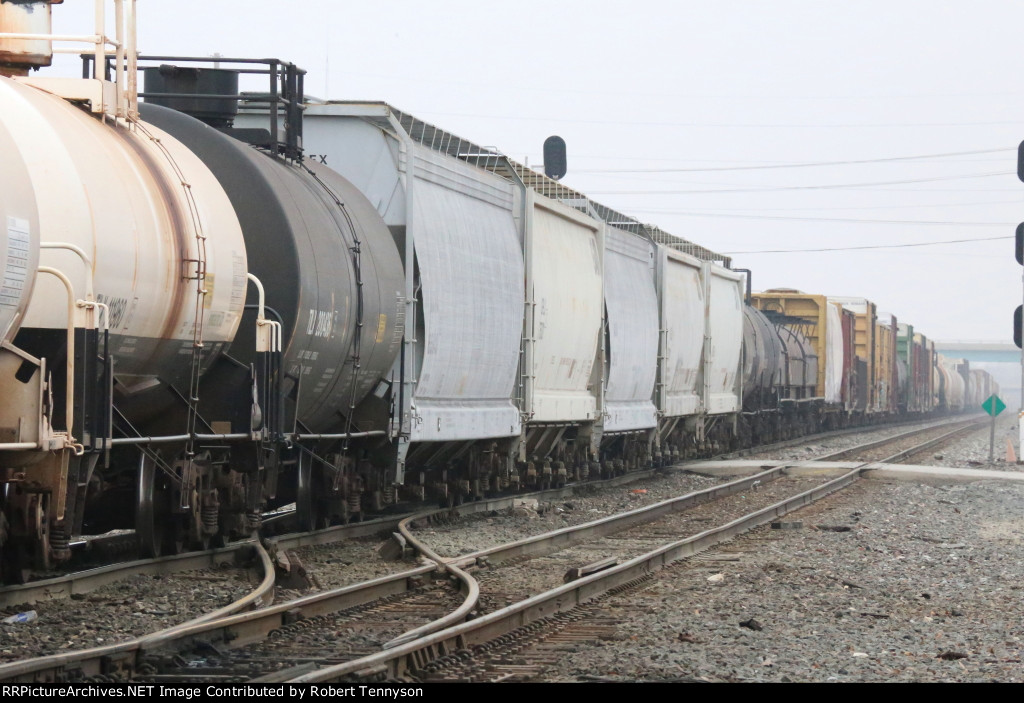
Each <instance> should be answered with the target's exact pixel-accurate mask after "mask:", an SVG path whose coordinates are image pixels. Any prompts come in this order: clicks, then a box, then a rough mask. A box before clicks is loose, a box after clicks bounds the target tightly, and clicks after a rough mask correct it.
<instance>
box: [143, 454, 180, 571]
mask: <svg viewBox="0 0 1024 703" xmlns="http://www.w3.org/2000/svg"><path fill="white" fill-rule="evenodd" d="M163 484H164V481H163V476H162V475H161V473H160V471H159V469H158V468H157V465H156V461H155V460H154V459H153V458H152V457H150V456H149V455H147V454H141V455H140V457H139V478H138V486H137V488H136V500H135V541H136V544H137V545H138V548H139V555H140V556H141V557H143V558H146V559H152V558H155V557H159V556H162V555H164V554H178V553H179V552H181V551H182V549H183V547H184V535H183V530H182V527H181V524H180V520H179V519H178V518H177V517H176V516H175V515H172V514H171V511H170V503H169V500H170V498H169V494H168V491H167V488H166V486H165V485H163Z"/></svg>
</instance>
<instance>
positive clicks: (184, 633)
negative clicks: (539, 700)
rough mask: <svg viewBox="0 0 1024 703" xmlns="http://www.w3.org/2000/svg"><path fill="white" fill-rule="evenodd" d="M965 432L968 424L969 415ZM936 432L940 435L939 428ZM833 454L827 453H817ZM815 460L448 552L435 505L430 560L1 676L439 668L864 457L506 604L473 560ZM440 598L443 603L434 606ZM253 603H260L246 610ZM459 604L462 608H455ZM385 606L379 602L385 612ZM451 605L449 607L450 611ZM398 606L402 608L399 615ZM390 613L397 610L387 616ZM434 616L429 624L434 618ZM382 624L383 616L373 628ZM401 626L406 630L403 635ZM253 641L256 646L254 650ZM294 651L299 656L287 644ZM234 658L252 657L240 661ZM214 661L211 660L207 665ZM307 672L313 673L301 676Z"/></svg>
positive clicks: (731, 530) (705, 543) (679, 505)
mask: <svg viewBox="0 0 1024 703" xmlns="http://www.w3.org/2000/svg"><path fill="white" fill-rule="evenodd" d="M955 431H957V432H959V431H964V427H963V423H961V426H960V427H958V429H957V430H955ZM922 432H934V428H931V427H929V428H926V429H924V430H922V429H918V430H915V431H913V432H910V433H904V435H900V436H898V437H895V438H893V437H890V438H886V439H885V440H882V441H881V442H873V443H869V445H864V446H863V447H862V448H863V449H866V448H867V447H874V446H876V445H880V444H882V443H893V442H894V441H899V440H901V439H903V438H906V437H909V436H917V435H920V434H921V433H922ZM929 441H935V440H934V438H933V439H932V440H929ZM854 451H856V450H855V449H851V450H843V452H839V453H834V454H832V455H829V457H827V458H836V455H837V454H850V453H851V452H854ZM824 458H826V457H818V458H817V459H824ZM805 463H807V462H797V463H794V462H790V463H788V464H782V465H780V466H776V467H773V468H771V469H769V470H768V471H765V472H761V473H760V474H757V475H756V476H752V477H746V478H743V479H739V480H737V481H732V482H730V483H727V484H723V485H720V486H715V487H712V488H710V489H706V490H704V491H698V492H696V493H692V494H689V495H687V496H683V497H680V498H676V499H673V500H669V501H662V502H661V503H657V504H655V505H652V506H647V507H646V508H640V509H637V510H634V511H629V512H627V513H622V514H619V515H616V516H612V517H609V518H603V519H601V520H596V521H593V522H591V523H587V524H585V525H577V526H575V527H570V528H563V529H562V530H556V531H554V532H552V533H548V534H545V535H538V536H535V537H530V538H527V539H525V540H520V541H518V542H514V543H510V544H506V545H501V546H499V547H494V548H490V549H486V550H481V551H479V552H475V553H472V554H469V555H465V556H462V557H458V558H454V559H445V558H442V557H440V556H438V555H436V554H434V553H433V551H432V550H431V549H430V547H429V546H428V545H426V544H424V543H423V542H422V541H421V540H419V539H418V538H417V537H416V536H415V535H414V534H413V532H412V530H411V529H410V525H411V524H412V523H415V522H417V521H423V520H425V519H426V518H427V517H428V515H427V514H421V515H417V516H413V517H410V518H405V519H404V520H402V521H401V522H400V524H399V525H398V529H399V533H400V534H401V535H402V539H403V540H404V542H405V546H406V548H408V549H410V550H412V551H415V552H417V553H419V554H420V555H421V558H424V559H425V560H426V561H427V562H428V563H426V564H425V565H423V566H420V567H418V568H415V569H410V570H407V571H403V572H401V573H398V574H394V575H392V576H388V577H384V578H380V579H375V580H373V581H369V582H365V583H361V584H355V585H351V586H346V587H344V588H340V589H333V590H331V591H326V592H324V593H319V594H315V595H312V596H306V597H304V598H300V599H297V600H294V601H289V602H286V603H282V604H278V605H274V606H270V607H265V608H262V609H260V610H258V611H255V612H242V613H238V610H239V609H238V608H237V607H236V608H235V612H236V613H238V614H235V615H230V616H226V615H225V614H223V613H221V614H219V615H213V614H211V615H209V616H206V617H205V618H204V620H205V621H204V622H197V621H193V622H190V623H185V624H183V625H179V626H176V627H174V628H169V629H167V630H164V631H161V632H159V633H154V634H153V635H149V636H147V637H144V638H139V639H138V640H133V641H131V642H127V643H122V644H121V645H115V646H113V647H108V648H100V649H97V650H89V651H88V652H69V653H65V654H61V655H56V656H54V657H42V658H38V659H34V660H28V661H23V662H17V663H15V664H9V665H5V666H0V680H2V681H63V680H83V679H93V680H96V679H98V678H105V679H109V680H128V679H136V680H141V679H145V680H183V679H187V678H189V677H194V676H196V675H197V674H198V673H199V672H197V671H196V670H195V669H196V666H195V665H194V664H193V666H191V667H188V670H187V671H181V670H178V671H176V670H174V666H173V664H174V662H175V661H177V662H178V663H180V662H183V661H185V662H188V661H192V662H197V661H199V659H202V662H200V664H201V665H202V666H205V667H206V668H205V669H204V672H203V673H204V676H207V677H211V678H209V679H208V680H217V681H222V680H227V679H230V680H235V681H239V680H242V681H244V680H251V679H253V678H261V677H262V680H280V679H281V678H287V677H289V676H292V677H295V680H304V681H338V680H344V679H346V678H350V677H353V676H355V677H357V678H381V677H384V678H390V677H400V676H405V675H408V674H417V673H429V671H428V667H429V666H432V665H430V662H433V661H442V662H444V661H450V658H451V657H450V655H452V653H453V652H455V651H459V652H461V654H460V657H464V656H465V653H466V652H467V651H470V648H472V647H475V646H478V645H479V646H483V645H485V644H486V643H487V642H488V641H490V640H493V639H494V638H496V637H501V636H504V635H506V634H507V633H508V632H511V631H512V630H514V629H515V628H516V627H519V626H522V625H524V624H526V623H531V622H535V621H538V620H541V619H543V618H547V617H549V616H553V615H555V614H556V613H559V612H563V611H567V610H571V609H572V608H575V607H576V606H578V605H582V604H585V603H587V602H589V601H591V600H593V599H594V598H597V597H600V596H601V594H603V593H606V592H609V591H610V590H612V589H615V588H620V587H625V586H626V585H628V584H632V583H634V582H636V583H640V581H636V580H637V579H641V580H642V579H647V578H649V576H650V574H651V573H652V572H653V571H654V570H656V569H658V568H660V567H661V566H663V565H664V564H667V563H671V562H673V561H676V560H678V559H680V558H684V557H687V556H690V555H692V554H695V553H697V552H699V551H702V550H704V549H707V548H708V547H710V546H713V545H714V544H718V543H720V542H722V541H726V540H729V539H732V538H733V537H735V536H736V535H738V534H741V533H742V532H744V531H746V530H749V529H751V528H752V527H754V526H756V525H758V524H763V523H764V522H767V521H770V520H772V519H774V518H776V517H778V516H780V515H784V514H785V513H787V512H790V511H792V510H795V509H797V508H799V507H802V506H803V505H806V504H808V503H810V502H813V501H814V500H818V499H820V497H823V496H824V495H828V494H829V493H831V492H833V491H835V490H839V489H840V488H841V487H843V486H845V485H848V483H850V482H852V481H854V480H856V478H857V476H859V474H860V471H861V469H862V468H863V467H859V468H857V469H854V470H851V471H849V472H847V473H845V474H844V475H843V476H841V477H839V478H838V479H834V480H831V481H828V482H827V483H822V484H820V485H817V486H815V487H814V488H812V489H810V490H807V491H803V492H801V493H800V494H799V495H796V496H791V497H789V498H787V499H785V500H783V501H779V502H776V503H774V504H772V505H769V506H766V507H763V508H761V509H760V510H757V511H754V512H753V513H750V514H748V515H745V516H744V517H742V518H739V519H736V520H732V521H731V522H729V523H728V524H726V525H724V526H723V527H721V528H716V529H714V530H705V531H703V532H700V533H699V534H697V535H694V536H692V537H689V538H686V539H684V540H676V541H674V542H671V543H669V544H664V545H661V546H660V547H658V548H657V549H655V550H649V551H646V552H644V553H642V554H640V555H638V556H632V557H629V558H627V557H626V556H623V557H620V558H619V559H620V560H621V559H626V560H625V561H624V562H621V563H618V564H615V565H612V566H611V567H609V568H604V569H603V570H601V571H598V572H596V573H590V574H587V573H586V567H588V566H593V565H592V564H581V565H580V566H581V567H583V568H582V572H583V577H582V578H580V579H578V580H575V581H573V582H571V583H569V584H564V585H560V586H558V587H556V588H551V589H549V590H547V591H545V592H543V593H540V594H538V595H534V596H532V597H530V598H526V599H523V600H518V601H517V602H515V603H512V604H510V605H507V606H503V604H502V603H500V602H498V601H497V600H493V602H492V603H491V604H490V606H489V607H488V603H487V602H486V601H485V602H484V604H483V606H481V604H480V588H479V584H478V582H477V580H476V579H475V578H474V577H473V576H472V575H470V573H468V572H469V570H479V569H481V568H485V567H490V566H494V565H499V564H501V563H507V562H511V561H514V560H516V559H524V558H529V557H536V556H537V555H544V554H549V553H553V552H556V551H558V550H561V549H564V548H566V547H567V546H572V545H573V544H579V543H582V542H586V541H588V540H593V539H596V538H600V537H603V536H605V535H608V534H612V533H620V532H622V531H623V530H625V529H627V528H629V527H631V526H634V525H639V524H641V523H645V522H650V521H651V520H654V519H656V518H658V517H661V516H664V515H669V514H671V513H675V512H677V511H679V510H684V509H688V508H692V507H694V506H696V505H699V504H701V503H705V502H707V501H710V500H713V499H715V498H718V497H720V496H723V495H729V494H736V493H740V492H742V491H749V490H751V488H752V487H753V486H755V485H757V484H759V483H760V484H764V483H766V482H768V481H771V480H773V479H775V478H778V477H780V476H782V475H783V473H784V471H785V470H786V469H787V468H790V469H791V468H793V467H794V466H796V465H800V464H805ZM865 466H866V465H865ZM624 478H625V477H624ZM509 500H511V499H509ZM464 508H466V509H469V510H473V509H474V508H477V509H493V508H480V507H479V506H478V504H471V505H468V506H464ZM268 559H269V557H268ZM456 584H457V588H456ZM439 589H440V591H439ZM435 591H438V592H436V593H435ZM425 592H429V593H431V595H430V596H426V597H427V598H428V602H429V603H430V607H429V608H426V609H425V608H421V607H418V606H416V605H415V604H421V603H422V602H423V601H421V600H420V599H421V598H422V597H424V595H425ZM442 593H443V595H442ZM456 593H457V595H456ZM518 595H519V594H516V596H518ZM460 600H461V603H459V601H460ZM407 604H413V607H406V605H407ZM437 604H441V605H440V606H439V607H435V606H436V605H437ZM233 605H234V604H233ZM251 605H252V604H251V603H250V604H249V605H248V606H243V608H244V607H251ZM456 605H457V607H454V606H456ZM378 608H380V610H377V609H378ZM442 610H444V611H446V614H445V615H444V616H443V617H441V611H442ZM424 611H425V612H424ZM481 611H487V612H484V613H483V614H482V616H481V617H478V618H476V619H474V620H471V621H469V622H464V621H465V619H466V617H467V616H468V615H469V614H470V613H473V612H477V614H479V613H480V612H481ZM360 613H371V614H374V616H375V617H376V615H377V614H380V615H381V617H382V618H383V619H384V620H388V621H389V622H388V625H387V626H381V627H378V628H377V629H376V630H375V631H374V635H373V637H369V636H366V637H363V638H362V640H360V641H357V642H352V643H342V645H341V646H340V647H339V648H338V649H337V650H336V651H333V652H324V651H323V649H324V648H323V647H320V648H319V655H316V656H314V654H313V653H311V649H310V645H309V643H308V642H303V641H302V638H301V634H302V633H303V632H304V631H307V630H308V631H309V632H311V633H312V632H314V631H317V632H327V631H331V632H333V633H334V634H333V636H335V637H336V636H337V634H338V633H339V632H341V631H343V630H345V629H346V625H345V623H351V622H354V621H355V620H353V618H355V619H356V620H358V619H360V618H359V617H358V616H359V614H360ZM388 614H392V615H394V614H397V615H395V617H391V615H388ZM384 615H388V617H386V618H385V617H384ZM434 616H438V617H434ZM361 619H362V622H364V623H365V622H368V620H367V619H366V618H365V617H363V618H361ZM425 619H426V620H429V622H425ZM300 623H301V624H300ZM373 627H375V626H369V628H373ZM332 628H333V629H332ZM355 629H357V630H359V629H361V630H362V631H364V633H365V631H367V629H368V627H367V626H363V625H361V626H359V627H357V628H355ZM274 632H277V633H278V634H277V635H276V636H275V638H277V639H280V637H281V635H282V634H288V633H291V632H294V633H298V634H299V635H300V637H299V641H297V642H296V643H295V644H288V645H278V647H279V649H281V648H283V650H284V651H285V653H284V654H282V655H280V656H269V655H268V654H267V653H266V652H267V650H266V649H264V648H265V647H266V646H267V645H266V644H265V643H266V642H267V641H268V638H269V637H270V635H271V633H274ZM399 632H401V634H398V636H395V634H396V633H399ZM323 637H324V635H314V636H313V639H312V641H314V642H319V641H322V640H323ZM318 638H319V639H318ZM357 639H358V638H357ZM243 647H248V648H250V649H249V650H248V651H249V653H248V654H242V655H241V656H240V657H236V656H234V654H233V650H241V649H242V648H243ZM252 647H255V649H251V648H252ZM360 647H361V648H360ZM367 647H372V648H376V647H383V648H384V649H383V651H382V652H376V653H373V654H366V648H367ZM293 650H294V652H295V653H294V654H293V655H288V654H287V652H288V651H293ZM183 652H184V653H185V655H184V656H182V653H183ZM254 652H255V653H254ZM260 652H262V654H260ZM361 655H362V656H361ZM189 657H194V658H193V659H190V658H189ZM232 662H242V664H241V665H238V666H236V664H234V663H232ZM207 664H209V666H206V665H207ZM256 664H259V665H260V666H256ZM202 666H201V667H200V668H202ZM261 667H262V668H261ZM305 671H308V673H305V674H303V672H305ZM158 677H168V678H163V679H161V678H158ZM190 680H191V679H190Z"/></svg>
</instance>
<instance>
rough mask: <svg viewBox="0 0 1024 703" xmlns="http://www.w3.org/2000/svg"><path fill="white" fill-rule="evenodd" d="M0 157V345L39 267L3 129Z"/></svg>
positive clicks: (31, 218)
mask: <svg viewBox="0 0 1024 703" xmlns="http://www.w3.org/2000/svg"><path fill="white" fill-rule="evenodd" d="M0 125H2V123H0ZM0 154H3V155H4V157H3V168H0V342H9V341H10V340H12V339H13V338H14V335H15V333H16V332H17V331H18V328H19V326H20V324H21V321H22V319H23V318H24V316H25V309H26V308H27V307H28V301H29V298H30V296H31V295H32V284H33V282H34V281H35V276H36V266H38V265H39V214H38V211H37V209H36V199H35V195H34V194H33V192H32V183H31V181H30V180H29V177H28V169H29V166H28V164H27V163H26V158H25V155H23V154H21V153H19V151H18V148H17V144H16V143H15V141H14V139H13V138H12V136H11V135H10V134H9V133H8V132H7V131H6V130H4V129H0ZM0 441H2V440H0Z"/></svg>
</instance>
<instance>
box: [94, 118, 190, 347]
mask: <svg viewBox="0 0 1024 703" xmlns="http://www.w3.org/2000/svg"><path fill="white" fill-rule="evenodd" d="M114 133H115V134H116V135H117V136H118V137H119V138H120V139H121V140H122V141H123V142H124V143H125V144H126V145H127V146H128V147H129V148H130V149H131V150H132V151H133V152H134V153H135V155H136V156H137V157H138V159H139V161H140V162H141V165H142V166H143V171H144V172H145V173H146V174H147V175H148V176H149V179H150V182H151V184H152V186H153V189H154V191H155V192H157V193H158V194H159V196H160V198H159V202H160V203H161V204H163V206H164V207H163V208H162V209H161V210H160V211H159V213H158V214H162V215H164V216H166V218H167V222H166V227H165V228H161V233H163V232H166V231H168V230H169V231H170V232H171V233H172V234H173V236H172V237H167V238H165V241H166V242H167V243H169V244H170V245H171V252H170V257H169V260H170V261H171V262H175V263H176V265H175V269H174V270H173V271H172V272H171V275H170V276H169V277H168V278H169V280H170V290H168V291H167V301H168V313H169V314H168V315H167V316H166V318H165V319H164V324H163V327H162V329H161V330H160V333H159V335H158V336H159V337H160V338H161V339H172V338H173V337H174V333H175V331H176V330H177V329H178V328H179V327H180V326H181V325H182V324H183V323H184V315H185V314H186V313H185V309H184V305H183V303H184V302H185V296H186V295H187V294H188V292H189V290H190V288H191V285H190V281H191V280H192V279H189V278H186V277H184V275H183V274H182V270H183V266H184V262H185V259H186V258H187V254H188V253H189V241H190V240H191V239H194V238H195V232H194V231H193V229H192V228H191V227H190V226H189V225H188V224H187V223H188V220H187V218H186V216H185V213H184V212H183V211H182V209H181V202H180V199H179V195H178V193H176V192H175V190H174V189H173V188H172V187H171V184H170V183H169V182H168V179H167V178H166V177H165V176H164V170H163V169H162V168H161V166H160V164H159V163H158V162H157V160H156V159H155V158H154V155H153V153H152V152H150V151H149V150H148V149H146V148H145V147H144V146H143V144H141V143H140V141H139V140H140V139H149V138H150V137H148V136H141V137H135V136H132V135H130V134H129V133H128V132H127V131H126V130H123V129H117V130H114ZM153 139H154V141H155V140H156V138H155V137H153ZM167 158H168V159H170V158H171V157H170V156H168V157H167ZM182 187H185V186H182Z"/></svg>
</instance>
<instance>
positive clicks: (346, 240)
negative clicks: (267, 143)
mask: <svg viewBox="0 0 1024 703" xmlns="http://www.w3.org/2000/svg"><path fill="white" fill-rule="evenodd" d="M140 107H141V113H142V115H143V117H144V118H145V119H147V120H150V121H152V122H153V123H155V124H158V125H159V126H160V127H161V128H163V129H165V130H167V131H168V132H170V133H171V134H173V135H174V136H175V138H177V139H179V140H181V141H182V142H183V143H185V144H187V145H188V146H189V147H190V148H191V149H192V150H193V151H194V152H195V153H196V154H198V155H200V157H201V158H202V159H203V161H204V162H205V163H206V165H207V166H208V167H209V168H210V170H211V171H213V172H214V174H216V176H217V178H218V179H219V180H220V182H221V185H223V186H224V189H225V190H226V191H227V193H228V197H229V198H230V199H231V202H232V204H233V205H234V207H235V211H236V212H237V213H238V217H239V220H240V222H241V224H242V230H243V232H244V235H245V239H246V244H247V247H248V249H249V251H250V252H253V256H252V257H251V258H250V261H249V265H250V270H251V271H252V273H254V274H255V275H256V276H257V277H258V278H259V279H260V280H261V281H262V282H263V286H264V289H265V291H266V304H267V306H268V308H269V309H272V312H270V314H271V315H272V316H273V315H277V316H278V317H279V321H280V322H281V323H282V331H283V345H284V346H283V348H284V361H283V368H284V371H285V374H286V379H285V391H286V393H287V394H288V395H289V396H290V398H291V401H292V402H293V403H296V404H297V407H296V413H297V419H298V421H299V422H300V423H301V424H302V425H303V426H305V427H307V428H309V429H310V430H312V431H314V432H327V431H331V430H333V429H337V428H339V427H340V426H341V424H342V420H343V418H344V415H347V414H348V408H349V407H350V406H351V405H358V403H359V401H360V400H362V399H364V398H365V397H366V396H367V395H368V394H369V393H370V391H371V390H373V389H374V387H375V386H376V385H377V384H378V383H379V382H380V380H381V379H382V378H384V377H385V376H386V375H387V373H388V372H389V371H390V370H391V368H392V366H393V364H394V361H395V358H396V357H397V354H398V351H399V346H400V343H401V338H402V333H403V327H402V323H401V320H402V315H401V311H402V300H401V296H402V291H403V290H404V274H403V269H402V264H401V260H400V258H399V255H398V250H397V248H396V246H395V243H394V240H393V239H392V237H391V233H390V231H389V230H388V228H387V226H386V225H385V224H384V223H383V221H382V220H381V218H380V216H379V215H378V214H377V211H376V209H375V208H374V207H373V206H372V205H371V204H370V202H369V201H368V200H367V199H366V198H365V197H364V196H363V195H362V194H361V193H359V191H358V190H357V189H356V188H355V187H354V186H352V185H351V184H350V183H349V182H348V181H347V180H345V179H344V178H342V177H341V176H339V175H338V174H337V173H335V172H334V171H331V170H330V169H327V168H325V167H320V168H317V167H314V166H299V165H296V164H294V163H290V162H287V161H284V160H281V159H276V158H268V157H267V155H266V154H265V153H263V152H260V151H258V150H255V149H253V148H252V147H250V146H248V145H246V144H244V143H242V142H240V141H238V140H236V139H232V138H231V137H228V136H225V135H224V134H222V133H221V132H219V131H218V130H216V129H213V128H212V127H209V126H207V125H205V124H203V123H202V122H199V121H198V120H195V119H193V118H191V117H189V116H188V115H185V114H183V113H180V112H176V111H174V110H170V109H167V108H164V107H160V106H157V105H152V104H148V105H147V104H143V105H141V106H140ZM355 253H358V256H354V254H355ZM357 262H358V266H359V271H356V268H355V266H356V263H357ZM360 283H361V285H360ZM254 324H255V316H254V313H253V312H251V311H250V312H247V314H246V315H245V319H244V321H243V323H242V328H241V329H240V331H239V335H240V338H242V339H247V338H249V336H250V334H254V331H253V325H254ZM360 330H362V331H361V332H360ZM357 336H358V338H359V346H358V349H353V345H354V344H355V342H356V339H357ZM243 347H245V345H241V346H240V347H239V348H235V347H232V349H231V352H230V353H231V355H232V356H233V357H235V358H236V359H237V360H239V361H241V362H243V363H247V362H248V360H249V357H248V355H249V354H251V350H249V349H248V348H247V347H245V348H243ZM355 356H357V357H358V369H354V363H353V359H354V357H355ZM343 413H344V415H343Z"/></svg>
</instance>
